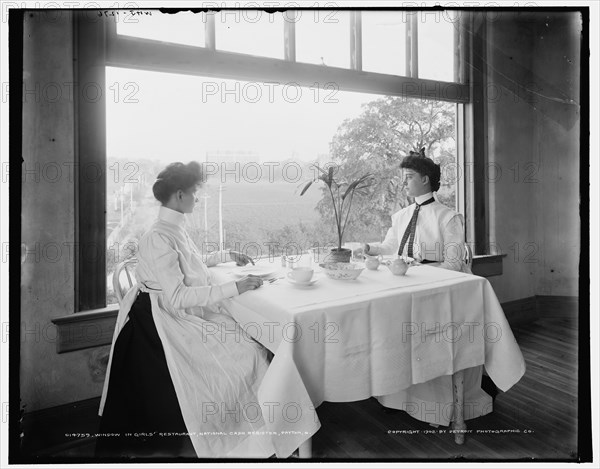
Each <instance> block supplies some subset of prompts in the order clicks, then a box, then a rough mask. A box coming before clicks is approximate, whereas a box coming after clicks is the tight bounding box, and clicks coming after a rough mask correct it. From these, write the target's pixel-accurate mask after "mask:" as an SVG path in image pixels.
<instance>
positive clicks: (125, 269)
mask: <svg viewBox="0 0 600 469" xmlns="http://www.w3.org/2000/svg"><path fill="white" fill-rule="evenodd" d="M137 262H138V260H137V259H136V258H135V257H133V258H131V259H127V260H124V261H123V262H120V263H119V264H118V265H117V267H116V268H115V272H114V273H113V278H112V283H113V290H114V292H115V295H116V297H117V300H118V301H119V304H121V301H123V298H124V297H125V295H126V294H127V292H128V291H129V290H130V289H131V288H132V287H133V285H134V284H135V276H134V274H133V271H134V269H135V267H136V266H137Z"/></svg>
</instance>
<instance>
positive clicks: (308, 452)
mask: <svg viewBox="0 0 600 469" xmlns="http://www.w3.org/2000/svg"><path fill="white" fill-rule="evenodd" d="M298 456H299V457H300V459H310V458H311V457H312V438H309V439H308V440H306V441H305V442H304V443H302V444H301V445H300V448H298Z"/></svg>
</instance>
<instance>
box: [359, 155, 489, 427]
mask: <svg viewBox="0 0 600 469" xmlns="http://www.w3.org/2000/svg"><path fill="white" fill-rule="evenodd" d="M400 168H401V169H402V170H403V171H404V186H405V187H406V192H407V195H408V196H410V197H413V198H414V200H415V203H413V204H411V205H409V206H408V207H405V208H403V209H401V210H399V211H398V212H396V213H395V214H394V215H392V227H391V228H390V229H389V230H388V233H387V235H386V237H385V240H384V241H383V242H382V243H371V244H363V247H362V250H363V252H364V253H365V254H367V255H377V254H398V255H399V256H404V257H411V258H413V259H414V260H416V261H418V262H420V263H422V264H428V265H431V266H436V267H441V268H445V269H449V270H456V271H459V272H464V273H471V270H470V269H469V267H468V266H467V265H466V263H465V262H464V258H465V247H464V245H465V234H464V222H463V217H462V215H461V214H459V213H457V212H455V211H454V210H451V209H450V208H448V207H446V206H445V205H443V204H441V203H440V202H438V201H437V200H436V199H435V198H434V197H433V193H434V192H436V191H437V190H438V189H439V187H440V174H441V171H440V166H439V165H438V164H435V163H434V161H433V160H432V159H430V158H427V157H426V156H425V149H424V148H423V149H422V150H421V151H420V152H418V153H417V152H412V151H411V152H410V153H409V155H408V156H407V157H405V158H404V159H403V160H402V162H401V163H400ZM441 326H444V325H441ZM482 371H483V367H481V366H477V367H474V368H468V369H467V370H465V373H464V389H465V392H464V399H465V400H464V402H465V405H464V409H463V410H464V417H465V419H472V418H475V417H479V416H481V415H485V414H487V413H489V412H491V411H492V398H491V397H490V396H489V395H488V394H487V393H486V392H485V391H484V390H483V389H482V388H481V383H482ZM486 378H487V377H486ZM486 384H487V385H488V387H487V389H491V390H492V393H493V395H494V396H495V392H493V391H495V386H494V385H493V383H492V384H491V386H489V384H490V383H486ZM378 400H379V402H380V403H381V404H382V405H383V406H385V407H387V408H393V409H400V410H405V411H406V412H408V413H409V414H410V415H411V416H412V417H414V418H416V419H419V420H422V421H426V422H429V423H432V424H435V425H448V424H449V422H450V419H451V418H452V409H453V407H452V403H453V393H452V377H451V376H450V375H448V376H441V377H439V378H436V379H434V380H432V381H428V382H426V383H419V384H415V385H413V386H410V387H409V388H407V389H403V390H402V391H400V392H398V393H396V394H392V395H388V396H381V397H379V398H378Z"/></svg>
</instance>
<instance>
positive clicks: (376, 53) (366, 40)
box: [361, 10, 406, 76]
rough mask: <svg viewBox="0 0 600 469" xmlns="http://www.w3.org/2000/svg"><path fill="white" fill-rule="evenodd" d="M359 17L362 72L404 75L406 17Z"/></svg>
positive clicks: (378, 14)
mask: <svg viewBox="0 0 600 469" xmlns="http://www.w3.org/2000/svg"><path fill="white" fill-rule="evenodd" d="M361 16H362V69H363V70H366V71H368V72H377V73H387V74H390V75H402V76H404V75H406V46H405V44H406V13H404V12H390V11H377V10H369V11H363V12H362V14H361ZM390 44H395V45H396V46H395V47H393V48H391V47H390ZM392 50H393V52H392Z"/></svg>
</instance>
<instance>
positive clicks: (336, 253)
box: [328, 248, 352, 262]
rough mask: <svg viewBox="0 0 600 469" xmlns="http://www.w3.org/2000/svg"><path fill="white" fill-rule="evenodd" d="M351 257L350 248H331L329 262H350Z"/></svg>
mask: <svg viewBox="0 0 600 469" xmlns="http://www.w3.org/2000/svg"><path fill="white" fill-rule="evenodd" d="M351 257H352V249H346V248H342V249H338V248H333V249H332V250H331V255H330V256H329V259H328V261H329V262H350V258H351Z"/></svg>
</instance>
